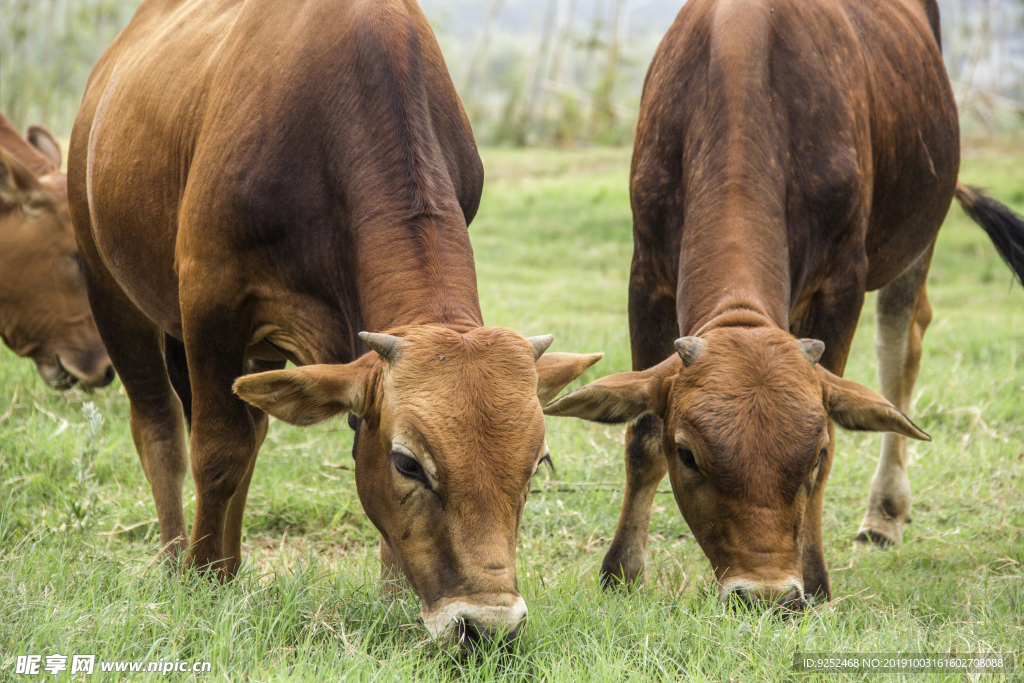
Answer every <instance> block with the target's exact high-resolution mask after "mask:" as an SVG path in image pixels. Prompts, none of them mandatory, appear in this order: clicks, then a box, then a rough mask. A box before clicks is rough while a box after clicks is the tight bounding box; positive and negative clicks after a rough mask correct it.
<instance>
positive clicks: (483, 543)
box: [235, 325, 601, 640]
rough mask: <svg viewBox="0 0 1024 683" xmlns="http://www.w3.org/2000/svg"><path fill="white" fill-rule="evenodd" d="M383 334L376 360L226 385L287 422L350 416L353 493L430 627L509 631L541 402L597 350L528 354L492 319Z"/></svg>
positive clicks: (518, 599)
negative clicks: (478, 324)
mask: <svg viewBox="0 0 1024 683" xmlns="http://www.w3.org/2000/svg"><path fill="white" fill-rule="evenodd" d="M388 335H391V336H390V337H389V338H390V342H386V343H388V344H390V346H389V349H390V350H385V356H386V358H385V357H382V356H380V355H379V354H380V353H381V352H380V351H378V353H373V352H371V353H368V354H366V355H364V356H362V357H361V358H359V359H358V360H356V361H355V362H353V363H349V364H347V365H318V366H306V367H303V368H296V369H294V370H281V371H273V372H265V373H259V374H255V375H248V376H245V377H242V378H240V379H239V380H238V381H237V382H236V383H235V391H236V393H238V395H239V396H241V397H242V398H244V399H245V400H246V401H249V402H250V403H252V404H254V405H256V406H258V407H260V408H261V409H263V410H266V411H267V412H269V413H270V414H271V415H274V416H276V417H278V418H279V419H283V420H285V421H288V422H292V423H295V424H313V423H315V422H319V421H321V420H323V419H326V418H328V417H330V416H332V415H336V414H338V413H340V412H344V411H351V412H352V413H353V414H354V415H355V416H357V417H358V418H359V420H358V421H357V422H356V424H357V434H356V441H355V446H354V448H353V457H354V458H355V471H356V485H357V488H358V491H359V499H360V501H361V503H362V505H363V509H364V510H365V511H366V514H367V515H368V516H369V518H370V520H371V521H372V522H373V523H374V525H375V526H376V527H377V529H378V530H379V531H380V533H381V536H382V539H383V542H384V544H385V550H384V552H382V555H383V556H384V558H386V561H387V559H388V558H389V559H390V561H392V562H393V563H394V567H393V569H396V570H399V571H400V572H401V574H402V575H404V577H405V578H406V580H407V581H408V583H409V585H410V587H411V588H412V589H413V590H414V591H415V592H416V594H417V595H418V596H419V597H420V599H421V601H422V605H423V607H422V617H423V620H424V623H425V624H426V626H427V629H428V631H430V633H431V635H432V636H434V637H438V636H442V635H445V634H446V633H450V631H451V627H452V625H453V624H461V626H460V628H463V629H464V631H471V632H472V634H473V635H471V636H470V639H473V640H479V639H489V638H490V637H491V636H493V635H494V634H496V633H498V632H501V633H504V634H505V635H506V636H510V635H512V634H514V633H515V632H516V631H517V630H518V629H519V627H520V626H521V624H522V622H523V619H524V617H525V615H526V604H525V602H524V601H523V599H522V596H521V595H520V594H519V589H518V586H517V583H516V570H515V561H516V540H517V536H518V533H519V523H520V520H521V519H522V515H523V508H524V505H525V503H526V495H527V493H528V491H529V487H530V482H531V480H532V478H533V476H534V474H535V473H536V471H537V468H538V466H539V465H540V463H541V461H542V460H543V459H544V457H545V456H546V455H547V448H546V446H545V443H544V414H543V411H542V405H543V404H544V403H546V402H547V401H549V400H550V399H551V398H552V397H554V396H555V395H557V393H558V392H559V391H561V389H562V388H563V387H564V386H565V385H567V384H568V383H569V382H571V381H572V380H573V379H575V378H576V377H578V376H579V375H580V374H582V373H583V372H584V371H585V370H586V369H587V368H588V367H590V365H592V364H593V363H595V362H597V360H599V359H600V357H601V354H588V355H578V354H568V353H550V354H546V355H544V356H540V357H539V359H538V360H535V358H536V357H537V356H539V354H540V353H543V348H542V349H540V351H539V352H538V351H536V350H535V349H534V348H532V347H531V342H530V341H528V340H527V339H526V338H524V337H522V336H521V335H519V334H517V333H515V332H513V331H511V330H507V329H503V328H475V329H469V330H467V331H465V332H464V333H460V332H457V331H455V330H452V329H448V328H446V327H441V326H433V325H418V326H412V327H406V328H398V329H395V330H391V331H389V332H388ZM381 336H382V335H381ZM546 343H547V344H549V343H550V338H546ZM543 346H544V348H546V344H544V345H543ZM375 348H376V347H375ZM461 635H462V637H464V638H465V632H464V633H463V634H461Z"/></svg>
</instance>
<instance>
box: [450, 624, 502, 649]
mask: <svg viewBox="0 0 1024 683" xmlns="http://www.w3.org/2000/svg"><path fill="white" fill-rule="evenodd" d="M458 628H459V642H461V643H462V645H463V646H464V647H466V648H469V649H470V650H474V649H476V648H477V647H479V646H480V645H483V644H484V643H486V642H488V641H490V639H491V638H492V637H493V636H494V632H493V631H492V630H491V629H489V628H486V627H483V626H481V625H480V624H478V623H476V622H475V621H473V620H472V619H461V620H460V621H459V626H458Z"/></svg>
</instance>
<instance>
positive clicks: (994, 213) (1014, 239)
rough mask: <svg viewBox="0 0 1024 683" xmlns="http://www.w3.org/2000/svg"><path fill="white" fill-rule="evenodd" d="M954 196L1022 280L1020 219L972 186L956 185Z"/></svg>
mask: <svg viewBox="0 0 1024 683" xmlns="http://www.w3.org/2000/svg"><path fill="white" fill-rule="evenodd" d="M956 198H957V200H958V201H959V202H960V205H961V206H962V207H964V211H966V212H967V215H968V216H970V217H971V219H972V220H973V221H974V222H975V223H977V224H978V225H980V226H981V228H982V229H983V230H984V231H985V232H986V233H988V236H989V239H991V240H992V244H994V245H995V247H996V251H998V252H999V255H1000V256H1002V257H1003V260H1004V261H1006V265H1008V266H1010V268H1011V269H1012V270H1013V272H1014V274H1015V275H1016V276H1017V279H1018V280H1020V281H1021V282H1024V218H1022V217H1021V216H1019V215H1017V214H1016V213H1014V212H1013V211H1012V210H1011V209H1010V208H1009V207H1007V206H1006V205H1005V204H1000V203H999V202H997V201H996V200H994V199H992V198H991V197H989V196H988V195H986V194H985V193H984V192H982V191H981V190H979V189H978V188H976V187H970V186H969V185H964V184H963V183H957V184H956Z"/></svg>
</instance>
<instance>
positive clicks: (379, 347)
mask: <svg viewBox="0 0 1024 683" xmlns="http://www.w3.org/2000/svg"><path fill="white" fill-rule="evenodd" d="M359 338H360V339H362V340H363V341H364V342H366V345H367V346H369V347H370V348H371V349H373V350H374V351H376V352H377V355H378V356H380V357H381V359H383V360H385V361H387V362H388V364H390V365H394V364H395V361H397V360H398V357H399V356H400V355H401V350H402V347H403V346H405V344H406V341H405V340H404V339H402V338H401V337H396V336H394V335H391V334H380V333H379V332H360V333H359Z"/></svg>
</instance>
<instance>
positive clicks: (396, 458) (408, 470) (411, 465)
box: [391, 451, 427, 484]
mask: <svg viewBox="0 0 1024 683" xmlns="http://www.w3.org/2000/svg"><path fill="white" fill-rule="evenodd" d="M391 461H392V462H393V463H394V464H395V469H396V470H398V473H399V474H401V475H402V476H403V477H405V478H406V479H412V480H414V481H418V482H420V483H421V484H426V483H427V473H426V472H424V471H423V466H422V465H420V464H419V463H418V462H417V461H416V459H415V458H410V457H409V456H408V455H406V454H405V453H402V452H401V451H391Z"/></svg>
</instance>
